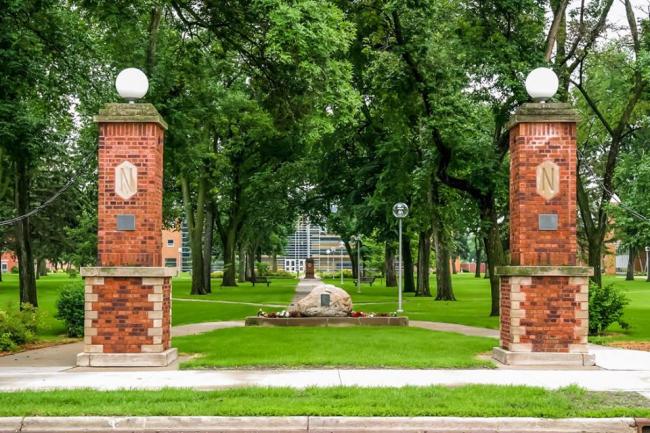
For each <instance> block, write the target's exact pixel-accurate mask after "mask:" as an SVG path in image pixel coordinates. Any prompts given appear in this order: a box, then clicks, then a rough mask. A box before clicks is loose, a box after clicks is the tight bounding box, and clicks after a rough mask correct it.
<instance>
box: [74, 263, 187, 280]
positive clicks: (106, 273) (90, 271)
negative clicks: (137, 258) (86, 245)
mask: <svg viewBox="0 0 650 433" xmlns="http://www.w3.org/2000/svg"><path fill="white" fill-rule="evenodd" d="M80 273H81V276H82V277H143V278H146V277H158V278H164V277H175V276H176V274H177V271H176V268H165V267H147V266H142V267H138V266H101V267H100V266H98V267H87V268H81V271H80Z"/></svg>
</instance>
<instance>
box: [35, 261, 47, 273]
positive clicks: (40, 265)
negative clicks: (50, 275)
mask: <svg viewBox="0 0 650 433" xmlns="http://www.w3.org/2000/svg"><path fill="white" fill-rule="evenodd" d="M36 273H37V274H38V276H39V277H45V276H47V260H45V259H43V258H40V259H38V261H37V262H36Z"/></svg>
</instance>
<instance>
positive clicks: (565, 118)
mask: <svg viewBox="0 0 650 433" xmlns="http://www.w3.org/2000/svg"><path fill="white" fill-rule="evenodd" d="M579 121H580V116H579V115H578V112H577V110H576V109H575V108H573V106H572V105H571V104H565V103H560V102H547V103H539V102H529V103H527V104H523V105H522V106H521V107H519V108H518V109H517V111H515V114H513V115H512V117H511V118H510V120H509V121H508V123H506V129H507V130H510V129H512V128H513V127H514V126H516V125H518V124H520V123H554V122H559V123H577V122H579Z"/></svg>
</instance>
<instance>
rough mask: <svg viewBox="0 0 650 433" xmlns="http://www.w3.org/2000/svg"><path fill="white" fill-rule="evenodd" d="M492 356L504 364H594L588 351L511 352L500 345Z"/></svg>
mask: <svg viewBox="0 0 650 433" xmlns="http://www.w3.org/2000/svg"><path fill="white" fill-rule="evenodd" d="M492 357H493V358H494V359H495V360H497V361H499V362H500V363H502V364H506V365H553V366H560V367H561V366H573V367H575V366H579V367H580V366H582V367H591V366H593V365H596V357H595V356H594V355H592V354H589V353H560V352H511V351H509V350H506V349H503V348H501V347H495V348H494V349H493V350H492Z"/></svg>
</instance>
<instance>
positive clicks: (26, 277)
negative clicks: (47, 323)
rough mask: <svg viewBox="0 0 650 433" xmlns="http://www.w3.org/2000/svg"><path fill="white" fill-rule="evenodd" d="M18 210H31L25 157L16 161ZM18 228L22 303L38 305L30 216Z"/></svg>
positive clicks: (17, 246) (24, 212) (21, 221)
mask: <svg viewBox="0 0 650 433" xmlns="http://www.w3.org/2000/svg"><path fill="white" fill-rule="evenodd" d="M15 181H16V195H15V200H16V212H17V213H18V215H24V214H26V213H27V212H28V211H29V188H30V181H29V174H28V173H27V165H26V164H25V160H24V159H23V158H18V159H17V161H16V180H15ZM15 228H16V256H17V259H18V286H19V291H20V303H21V304H23V303H27V304H32V305H33V306H34V307H38V298H37V294H36V276H35V272H34V256H33V253H32V234H31V227H30V224H29V218H24V219H22V220H20V221H18V222H17V223H16V225H15Z"/></svg>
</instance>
